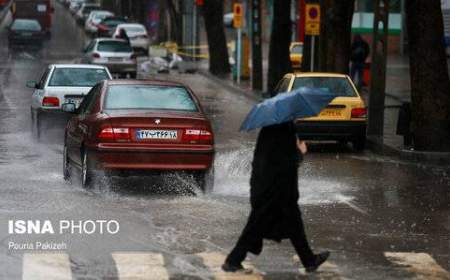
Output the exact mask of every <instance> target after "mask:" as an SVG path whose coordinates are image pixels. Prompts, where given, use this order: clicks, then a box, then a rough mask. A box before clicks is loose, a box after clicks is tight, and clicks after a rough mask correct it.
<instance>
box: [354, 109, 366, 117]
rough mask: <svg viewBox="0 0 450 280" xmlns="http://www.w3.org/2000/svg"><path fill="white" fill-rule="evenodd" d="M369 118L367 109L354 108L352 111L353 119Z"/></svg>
mask: <svg viewBox="0 0 450 280" xmlns="http://www.w3.org/2000/svg"><path fill="white" fill-rule="evenodd" d="M365 117H367V109H366V108H353V109H352V118H365Z"/></svg>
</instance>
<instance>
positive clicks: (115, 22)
mask: <svg viewBox="0 0 450 280" xmlns="http://www.w3.org/2000/svg"><path fill="white" fill-rule="evenodd" d="M102 23H103V24H104V25H106V26H108V27H115V26H117V25H119V24H122V23H125V21H124V20H122V19H108V18H106V19H104V20H103V22H102Z"/></svg>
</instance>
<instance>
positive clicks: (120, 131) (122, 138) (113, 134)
mask: <svg viewBox="0 0 450 280" xmlns="http://www.w3.org/2000/svg"><path fill="white" fill-rule="evenodd" d="M97 138H98V139H100V140H111V141H112V140H115V141H118V142H128V141H130V139H131V135H130V129H128V128H112V127H105V128H103V129H102V130H101V131H100V133H99V134H98V135H97Z"/></svg>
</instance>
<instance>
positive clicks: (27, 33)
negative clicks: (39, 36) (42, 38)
mask: <svg viewBox="0 0 450 280" xmlns="http://www.w3.org/2000/svg"><path fill="white" fill-rule="evenodd" d="M31 35H33V33H30V32H24V33H22V36H25V37H30V36H31Z"/></svg>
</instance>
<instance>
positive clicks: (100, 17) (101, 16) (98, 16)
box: [94, 13, 111, 21]
mask: <svg viewBox="0 0 450 280" xmlns="http://www.w3.org/2000/svg"><path fill="white" fill-rule="evenodd" d="M110 15H111V14H110V13H96V14H94V19H95V20H98V21H102V20H103V19H104V18H106V17H108V16H110Z"/></svg>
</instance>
